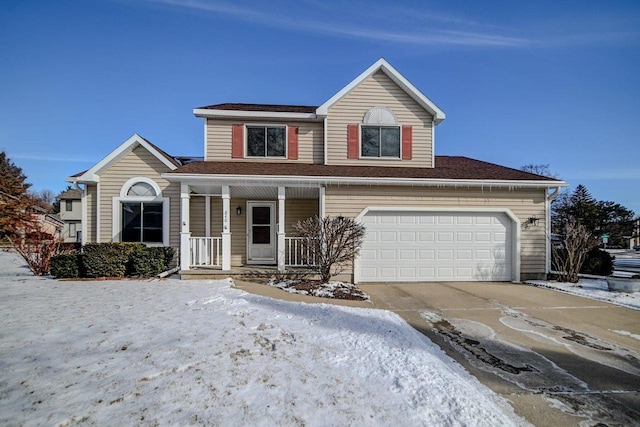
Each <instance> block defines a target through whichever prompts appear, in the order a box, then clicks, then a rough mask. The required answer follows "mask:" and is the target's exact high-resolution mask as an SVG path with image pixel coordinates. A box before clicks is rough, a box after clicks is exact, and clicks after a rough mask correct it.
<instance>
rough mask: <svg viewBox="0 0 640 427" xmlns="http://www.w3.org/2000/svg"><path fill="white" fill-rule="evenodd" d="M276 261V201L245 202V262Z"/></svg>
mask: <svg viewBox="0 0 640 427" xmlns="http://www.w3.org/2000/svg"><path fill="white" fill-rule="evenodd" d="M275 262H276V203H275V202H247V264H275Z"/></svg>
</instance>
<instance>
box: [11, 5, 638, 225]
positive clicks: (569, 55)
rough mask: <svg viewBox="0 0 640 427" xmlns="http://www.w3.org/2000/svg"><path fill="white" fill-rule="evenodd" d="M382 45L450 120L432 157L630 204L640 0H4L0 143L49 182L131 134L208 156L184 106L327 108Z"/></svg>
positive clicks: (37, 184) (59, 184) (634, 181)
mask: <svg viewBox="0 0 640 427" xmlns="http://www.w3.org/2000/svg"><path fill="white" fill-rule="evenodd" d="M380 57H384V58H386V59H387V60H388V61H389V62H390V63H391V64H392V65H393V66H394V67H395V68H396V69H398V70H399V71H400V72H401V73H402V74H403V75H404V76H405V77H407V78H408V79H409V81H411V82H412V83H413V84H414V85H415V86H417V87H418V88H419V89H420V90H422V91H423V93H425V94H426V95H427V96H428V97H429V98H430V99H431V100H433V101H434V102H435V103H436V104H437V105H438V106H439V107H440V108H441V109H443V110H444V111H445V113H446V114H447V119H446V120H445V121H444V122H443V123H442V124H441V125H439V126H438V128H437V132H436V154H438V155H464V156H468V157H472V158H477V159H481V160H485V161H489V162H494V163H498V164H501V165H505V166H510V167H514V168H519V167H520V166H522V165H525V164H528V163H534V164H549V165H550V168H551V170H552V171H554V172H555V173H557V174H558V176H559V177H560V178H562V179H564V180H566V181H568V182H569V183H570V184H572V186H573V187H575V186H576V185H577V184H583V185H585V186H586V187H587V189H589V191H590V192H591V193H592V195H593V196H594V197H595V198H597V199H599V200H612V201H615V202H618V203H621V204H623V205H624V206H626V207H628V208H630V209H633V210H634V211H635V212H636V214H640V192H639V191H638V187H640V136H639V135H640V2H638V1H615V2H602V1H538V2H514V1H511V0H509V1H486V2H485V1H482V2H477V1H469V2H463V1H460V2H451V1H394V2H388V1H385V2H383V1H375V0H367V1H350V2H334V1H329V0H324V1H320V0H308V1H296V2H284V1H280V0H271V1H268V2H263V1H256V2H247V1H213V0H188V1H179V0H113V1H107V0H105V1H93V0H85V1H80V0H77V1H68V0H56V1H39V0H33V1H20V0H4V1H3V2H2V3H1V4H0V64H1V65H0V150H6V151H7V152H8V154H9V157H10V158H11V159H12V160H13V161H14V162H15V163H16V164H17V165H18V166H20V167H22V168H23V170H24V171H25V173H26V174H27V176H28V178H29V182H31V183H32V184H33V188H34V189H35V190H41V189H45V188H48V189H51V190H53V191H55V192H56V193H57V192H58V191H60V190H62V189H63V188H64V187H65V186H66V183H65V182H64V179H65V178H66V177H67V176H69V175H71V174H73V173H76V172H80V171H82V170H85V169H87V168H89V167H90V166H92V165H93V164H95V163H96V162H98V161H99V160H100V159H101V158H102V157H104V156H105V155H107V154H108V153H109V152H110V151H111V150H113V149H114V148H115V147H117V146H118V145H119V144H121V143H122V142H123V141H125V140H126V139H127V138H129V137H130V136H131V135H132V134H134V133H136V132H137V133H139V134H141V135H142V136H144V137H145V138H147V139H149V140H151V141H152V142H154V143H155V144H156V145H158V146H160V147H161V148H163V149H164V150H165V151H167V152H169V153H171V154H174V155H202V152H203V127H202V120H201V119H197V118H195V117H194V116H193V114H192V110H193V108H194V107H198V106H202V105H209V104H216V103H222V102H249V103H275V104H303V105H320V104H322V103H323V102H324V101H326V100H327V99H328V98H330V97H331V96H332V95H333V94H335V93H336V92H337V91H338V90H340V89H341V88H342V87H343V86H344V85H346V84H347V83H348V82H350V81H351V80H352V79H353V78H354V77H356V76H357V75H358V74H360V73H361V72H362V71H364V70H365V69H366V68H367V67H369V66H370V65H371V64H372V63H373V62H375V61H376V60H377V59H378V58H380Z"/></svg>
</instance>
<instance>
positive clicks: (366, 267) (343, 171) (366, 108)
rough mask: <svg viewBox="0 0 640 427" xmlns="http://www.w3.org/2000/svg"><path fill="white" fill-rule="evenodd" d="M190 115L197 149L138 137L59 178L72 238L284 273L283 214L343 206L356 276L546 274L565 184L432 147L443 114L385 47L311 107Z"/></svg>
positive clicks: (214, 109) (294, 244) (291, 242)
mask: <svg viewBox="0 0 640 427" xmlns="http://www.w3.org/2000/svg"><path fill="white" fill-rule="evenodd" d="M194 114H195V115H196V116H197V117H200V118H202V119H203V121H204V129H205V135H204V141H205V144H204V159H203V160H202V161H198V159H188V158H180V160H178V158H175V157H172V156H169V155H168V154H166V153H165V152H164V151H162V150H160V149H159V148H158V147H156V146H155V145H153V144H151V143H150V142H149V141H147V140H145V139H144V138H142V137H140V136H139V135H137V134H136V135H134V136H132V137H131V138H130V139H128V140H127V141H125V142H124V143H123V144H122V145H120V146H119V147H118V148H117V149H116V150H115V151H113V152H112V153H111V154H109V155H108V156H107V157H105V158H104V159H102V160H101V161H100V162H98V163H97V164H96V165H95V166H93V167H92V168H91V169H89V170H87V171H85V172H83V173H80V174H77V175H74V176H72V177H70V178H68V179H67V180H68V181H69V182H73V183H76V184H78V185H84V193H83V197H82V204H83V210H82V211H83V213H84V215H85V217H84V219H83V223H84V225H83V230H84V233H83V235H82V240H83V243H86V242H111V241H143V242H146V243H148V244H163V245H171V246H174V247H176V248H178V249H179V263H180V267H181V269H182V271H183V273H188V270H192V269H199V268H202V267H205V268H218V269H221V270H223V271H228V270H231V269H232V268H234V267H238V266H247V265H249V266H251V265H254V266H255V265H268V264H271V265H277V266H278V267H279V269H281V270H284V269H286V268H289V267H290V266H297V265H300V264H301V263H302V262H301V258H300V257H299V255H300V248H299V243H300V241H299V239H298V238H297V237H296V235H295V230H294V228H293V224H294V223H295V222H297V221H298V220H302V219H305V218H308V217H310V216H313V215H320V216H338V215H342V216H346V217H350V218H355V219H356V220H357V221H360V222H362V223H363V224H364V225H365V226H366V229H367V232H366V237H365V240H364V244H363V247H362V251H361V254H360V256H358V257H357V258H356V259H355V260H354V264H353V266H352V269H351V271H350V272H349V274H348V277H347V278H348V279H351V280H353V281H355V282H394V281H474V280H495V281H520V280H521V279H522V280H523V279H528V278H540V277H543V276H544V275H545V273H546V272H547V271H549V268H550V265H549V253H550V246H549V238H548V236H549V230H550V225H549V205H550V200H551V199H552V198H553V197H555V195H556V194H557V192H558V191H559V189H560V188H561V187H564V186H566V185H567V184H566V183H565V182H563V181H560V180H556V179H551V178H548V177H543V176H539V175H534V174H530V173H527V172H523V171H520V170H515V169H511V168H507V167H503V166H498V165H495V164H491V163H486V162H483V161H479V160H473V159H470V158H466V157H457V156H456V157H452V156H436V155H435V128H436V126H437V125H438V124H439V123H441V122H442V121H443V120H444V119H445V114H444V113H443V112H442V110H440V109H439V108H438V107H437V106H436V105H435V104H434V103H433V102H432V101H431V100H430V99H429V98H427V97H426V96H425V95H424V94H423V93H422V92H420V91H419V90H418V89H417V88H416V87H415V86H413V85H412V84H411V83H410V82H409V81H408V80H407V79H406V78H405V77H404V76H402V75H401V74H400V73H399V72H398V71H397V70H396V69H395V68H393V67H392V66H391V65H390V64H389V63H388V62H386V61H385V60H384V59H380V60H379V61H377V62H376V63H375V64H373V65H372V66H371V67H369V68H368V69H367V70H366V71H364V72H363V73H362V74H360V75H359V76H358V77H356V78H355V79H354V80H353V81H352V82H351V83H349V84H348V85H347V86H345V87H344V88H342V89H341V90H340V91H338V92H337V93H336V94H335V95H333V96H332V97H331V98H330V99H329V100H328V101H326V102H325V103H323V104H322V105H320V106H292V105H257V104H217V105H211V106H206V107H201V108H196V109H195V110H194ZM495 125H497V126H499V122H497V121H496V122H495ZM445 149H446V147H445ZM185 159H187V161H185ZM193 160H195V161H193ZM522 163H523V164H525V163H527V159H522ZM256 268H257V267H256Z"/></svg>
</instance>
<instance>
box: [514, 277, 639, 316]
mask: <svg viewBox="0 0 640 427" xmlns="http://www.w3.org/2000/svg"><path fill="white" fill-rule="evenodd" d="M525 283H527V284H531V285H535V286H540V287H545V288H549V289H555V290H558V291H562V292H567V293H570V294H574V295H579V296H581V297H585V298H591V299H594V300H598V301H605V302H609V303H611V304H617V305H621V306H623V307H629V308H634V309H636V310H640V292H610V291H609V287H608V286H607V281H606V280H602V279H580V281H579V282H578V283H576V284H574V283H562V282H554V281H551V280H527V281H526V282H525Z"/></svg>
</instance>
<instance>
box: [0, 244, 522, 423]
mask: <svg viewBox="0 0 640 427" xmlns="http://www.w3.org/2000/svg"><path fill="white" fill-rule="evenodd" d="M0 271H2V277H0V321H1V324H2V327H1V329H0V331H1V332H0V368H1V369H2V376H1V377H0V425H6V426H14V425H27V426H29V425H72V424H74V423H81V424H88V425H94V424H95V425H156V424H159V425H168V424H173V425H186V424H204V425H269V426H271V425H474V426H482V425H485V426H497V425H522V424H524V422H523V421H522V420H521V419H519V418H517V417H516V416H515V415H514V414H513V411H512V409H511V408H510V407H509V406H508V405H507V404H506V403H505V401H504V400H502V399H501V398H499V397H498V396H497V395H495V394H493V393H492V392H491V391H489V390H488V389H487V388H485V387H484V386H482V385H481V384H480V383H479V382H478V381H477V380H476V379H475V378H473V377H472V376H471V375H469V374H468V373H467V372H466V371H464V370H463V369H462V368H461V367H460V366H459V365H458V364H456V363H455V362H453V361H452V360H451V359H450V358H448V357H447V356H446V355H445V354H444V353H443V352H442V351H441V350H440V349H439V348H438V347H437V346H436V345H434V344H433V343H432V342H430V341H429V340H428V339H426V338H425V337H424V336H422V335H420V334H419V333H417V332H416V331H414V330H413V329H412V328H410V327H409V326H408V325H407V324H406V323H405V322H404V321H403V320H401V319H400V318H399V317H398V316H397V315H395V314H393V313H391V312H387V311H381V310H373V309H355V308H347V307H337V306H331V305H325V304H303V303H290V302H284V301H277V300H273V299H269V298H264V297H260V296H255V295H251V294H247V293H245V292H243V291H240V290H238V289H235V288H232V286H231V285H232V282H231V280H230V279H227V280H219V281H178V280H165V281H157V280H150V281H128V280H121V281H78V282H74V281H64V282H61V281H56V280H51V279H47V278H36V277H33V276H16V275H15V273H21V272H22V270H21V269H20V267H19V265H17V263H16V261H15V256H14V255H13V254H6V253H0ZM12 273H13V275H12Z"/></svg>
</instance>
